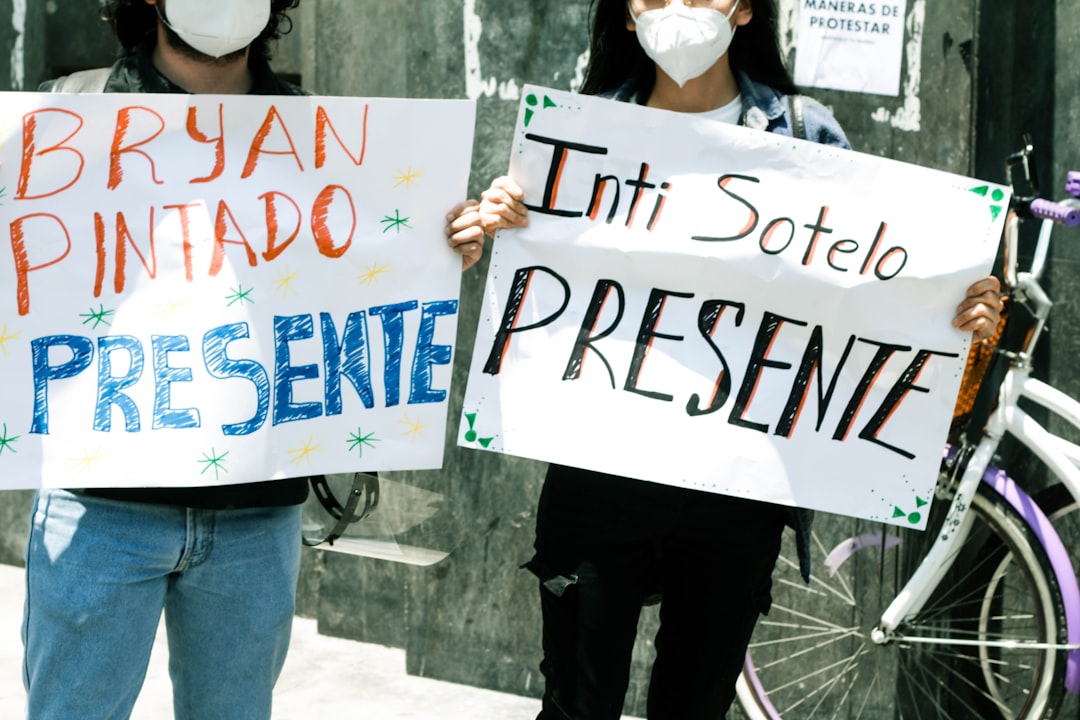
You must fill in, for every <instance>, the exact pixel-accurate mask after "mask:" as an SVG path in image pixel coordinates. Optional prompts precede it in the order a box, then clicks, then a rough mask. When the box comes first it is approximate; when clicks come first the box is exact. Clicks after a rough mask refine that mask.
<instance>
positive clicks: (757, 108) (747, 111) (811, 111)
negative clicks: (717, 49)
mask: <svg viewBox="0 0 1080 720" xmlns="http://www.w3.org/2000/svg"><path fill="white" fill-rule="evenodd" d="M738 80H739V91H740V92H741V93H742V97H743V118H742V124H743V125H745V126H746V127H750V128H754V129H756V130H766V131H768V132H774V133H779V134H781V135H788V136H793V135H795V132H794V128H795V119H794V117H793V112H792V98H793V97H795V96H793V95H787V94H785V93H783V92H781V91H779V90H777V89H775V88H773V87H771V86H769V85H766V84H764V83H760V82H757V81H755V80H753V79H752V78H750V77H749V76H748V75H746V74H745V73H739V75H738ZM798 97H799V100H798V102H799V103H800V104H801V105H802V113H803V125H804V127H805V128H806V139H807V140H812V141H814V142H818V143H822V144H825V145H834V146H837V147H843V148H850V147H851V144H850V143H849V142H848V139H847V136H846V135H845V134H844V130H843V128H841V127H840V123H838V122H837V121H836V118H834V117H833V114H832V112H831V111H830V110H829V109H828V108H827V107H825V106H824V105H822V104H821V103H820V102H818V101H817V100H814V99H813V98H811V97H809V96H807V95H799V96H798Z"/></svg>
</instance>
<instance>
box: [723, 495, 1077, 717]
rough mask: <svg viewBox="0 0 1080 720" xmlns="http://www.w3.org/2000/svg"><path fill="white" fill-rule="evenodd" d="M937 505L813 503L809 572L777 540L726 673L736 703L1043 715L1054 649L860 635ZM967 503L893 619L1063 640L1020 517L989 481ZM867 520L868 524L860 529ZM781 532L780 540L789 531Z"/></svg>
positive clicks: (1057, 694)
mask: <svg viewBox="0 0 1080 720" xmlns="http://www.w3.org/2000/svg"><path fill="white" fill-rule="evenodd" d="M946 505H947V501H945V500H944V499H939V500H938V501H937V502H935V504H934V508H935V512H934V513H932V517H931V521H930V528H931V529H930V530H928V531H927V532H926V533H918V532H915V531H910V530H904V529H900V528H894V527H891V526H888V527H886V526H880V525H876V524H871V523H868V522H865V521H858V520H853V519H850V518H839V517H836V516H821V515H819V518H818V521H817V522H816V523H815V533H814V543H815V547H814V553H815V558H814V560H815V576H814V578H813V579H812V583H811V585H806V584H805V583H803V582H802V580H801V578H800V577H799V575H798V568H797V567H796V566H795V565H794V563H792V562H791V560H790V558H791V557H794V555H793V553H792V552H791V548H790V547H786V548H785V549H784V551H782V553H781V559H780V560H779V561H778V565H777V570H776V573H775V574H774V586H773V598H774V600H773V608H772V610H771V611H770V613H769V614H768V615H767V616H765V617H763V618H761V620H760V621H759V623H758V626H757V628H756V629H755V632H754V636H753V639H752V640H751V644H750V650H749V652H748V653H747V663H746V665H745V666H744V669H743V674H742V677H741V678H740V681H739V689H738V705H739V709H740V710H741V712H742V717H746V718H750V719H751V720H784V719H786V720H812V719H813V718H819V717H820V718H844V719H847V720H857V719H859V718H866V719H877V718H896V719H898V720H908V719H909V718H914V719H917V720H929V719H935V720H946V719H947V720H975V719H977V720H987V719H988V718H1007V719H1023V720H1037V719H1039V720H1047V719H1049V718H1053V717H1056V711H1057V708H1058V706H1059V704H1060V702H1061V698H1062V694H1063V692H1064V686H1063V677H1064V672H1065V652H1064V651H1058V650H1033V649H1030V648H1021V647H1017V648H1011V649H1010V648H994V649H992V650H989V649H986V648H984V647H975V648H969V647H959V646H953V645H944V644H938V643H935V644H928V643H912V642H905V641H894V642H891V643H889V644H887V645H880V646H879V645H875V644H874V643H872V642H871V641H870V630H871V629H872V628H873V627H874V626H875V625H876V623H877V620H878V618H879V616H880V612H881V611H882V610H883V609H884V607H885V606H886V605H887V604H888V603H889V602H890V601H891V600H892V598H894V597H895V595H896V593H897V592H898V591H899V589H900V588H901V587H903V581H904V580H906V578H907V577H909V576H910V574H911V572H912V571H913V570H914V567H915V566H916V565H917V563H918V561H919V560H920V559H921V557H922V556H923V553H924V552H925V543H926V542H928V538H929V539H932V538H933V537H935V536H936V532H935V528H936V527H940V523H941V522H942V518H941V517H940V516H941V515H943V511H944V509H945V507H946ZM972 511H973V512H974V515H975V525H974V527H973V529H972V532H971V534H970V535H969V537H968V539H967V540H966V541H965V543H964V545H963V547H962V548H961V550H960V556H959V557H958V558H957V561H956V563H954V566H953V569H952V570H951V571H950V573H949V574H948V575H947V576H946V577H945V578H944V579H943V581H942V583H941V584H940V585H939V587H938V588H937V590H935V592H934V594H933V595H932V596H931V598H930V600H929V601H928V602H927V604H926V607H924V609H923V611H922V612H920V613H919V614H918V615H917V616H916V617H914V618H911V619H909V620H908V621H907V622H906V623H905V624H904V626H903V627H902V628H901V630H902V631H903V632H905V633H909V634H910V633H913V632H915V631H921V632H923V633H924V636H926V637H931V636H932V635H935V634H936V636H937V637H939V638H951V639H960V640H971V639H982V640H987V639H993V638H999V639H1001V640H1017V641H1021V642H1032V641H1034V642H1040V643H1057V642H1064V639H1065V630H1066V629H1065V621H1064V609H1063V607H1062V605H1061V600H1060V594H1059V592H1058V587H1057V581H1056V579H1055V577H1054V575H1053V573H1052V571H1051V570H1050V565H1049V561H1048V560H1047V558H1046V554H1045V552H1044V551H1043V549H1042V546H1041V544H1040V543H1039V542H1038V540H1037V538H1036V537H1035V536H1034V534H1033V533H1032V532H1031V530H1030V528H1029V527H1028V526H1027V525H1026V524H1025V523H1024V522H1023V520H1022V519H1021V518H1020V517H1019V515H1018V514H1017V512H1016V511H1015V510H1014V509H1013V508H1012V507H1011V506H1010V505H1009V504H1008V503H1007V502H1006V501H1005V500H1004V499H1003V498H1001V497H1000V496H999V495H998V494H997V493H996V492H994V490H993V489H992V488H990V487H986V486H981V487H980V488H979V492H978V494H977V497H976V498H975V500H974V502H973V503H972ZM871 525H873V527H875V528H878V532H880V533H881V534H880V535H877V534H875V533H874V532H872V531H868V529H869V526H871ZM882 528H884V529H882ZM853 530H854V532H852V531H853ZM787 535H790V533H788V534H787ZM785 543H791V544H793V543H792V541H791V539H790V538H785ZM875 547H876V551H875V550H874V548H875ZM830 566H831V567H832V570H833V574H832V575H830Z"/></svg>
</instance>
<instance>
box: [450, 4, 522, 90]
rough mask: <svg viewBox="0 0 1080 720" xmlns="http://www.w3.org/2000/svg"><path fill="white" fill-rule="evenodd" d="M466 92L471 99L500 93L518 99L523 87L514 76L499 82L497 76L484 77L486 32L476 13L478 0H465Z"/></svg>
mask: <svg viewBox="0 0 1080 720" xmlns="http://www.w3.org/2000/svg"><path fill="white" fill-rule="evenodd" d="M463 14H464V16H465V94H466V96H467V97H468V98H469V99H470V100H477V99H479V98H481V97H491V96H492V95H495V94H496V93H498V95H499V97H500V98H502V99H503V100H515V101H516V100H517V99H518V98H520V97H521V89H520V88H519V87H518V84H517V81H516V80H515V79H513V78H510V79H509V80H505V81H503V82H499V81H498V79H497V78H495V77H487V78H486V77H484V73H483V70H482V69H481V67H480V36H481V35H483V34H484V22H483V20H481V19H480V16H479V15H478V14H477V13H476V0H465V8H464V13H463Z"/></svg>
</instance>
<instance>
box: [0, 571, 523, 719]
mask: <svg viewBox="0 0 1080 720" xmlns="http://www.w3.org/2000/svg"><path fill="white" fill-rule="evenodd" d="M24 596H25V587H24V583H23V571H22V569H21V568H15V567H11V566H10V565H0V718H5V720H16V719H17V718H22V717H23V715H24V713H25V699H24V692H23V686H22V666H21V663H22V641H21V640H20V638H19V626H20V623H21V621H22V606H23V597H24ZM166 665H167V649H166V647H165V642H164V634H163V632H161V631H159V632H158V638H157V641H156V643H155V645H154V653H153V656H152V657H151V660H150V671H149V673H148V674H147V678H146V684H145V685H144V686H143V691H142V694H141V695H140V696H139V700H138V702H137V703H136V705H135V712H134V714H133V715H132V718H133V720H171V719H172V717H173V714H172V688H171V686H170V684H169V675H168V670H167V668H166ZM539 710H540V702H539V701H538V700H533V699H529V698H522V697H518V696H516V695H507V694H504V693H498V692H492V691H490V690H480V689H477V688H473V687H468V686H465V685H456V684H454V683H447V682H441V681H438V680H429V679H426V678H418V677H413V676H410V675H407V674H406V673H405V652H404V651H403V650H396V649H392V648H386V647H382V646H380V645H367V644H364V643H358V642H353V641H350V640H342V639H339V638H330V637H326V636H323V635H319V634H318V633H317V632H316V629H315V621H314V620H306V619H302V618H297V619H296V623H295V625H294V629H293V639H292V646H291V648H290V650H289V657H288V659H287V660H286V662H285V669H284V670H283V671H282V675H281V679H280V680H279V681H278V684H277V688H276V690H275V697H274V715H273V717H274V720H311V719H312V718H341V719H342V720H351V719H352V718H364V720H430V719H431V718H440V720H466V718H468V719H469V720H516V719H518V718H520V719H521V720H527V719H531V718H535V717H536V714H537V713H538V712H539Z"/></svg>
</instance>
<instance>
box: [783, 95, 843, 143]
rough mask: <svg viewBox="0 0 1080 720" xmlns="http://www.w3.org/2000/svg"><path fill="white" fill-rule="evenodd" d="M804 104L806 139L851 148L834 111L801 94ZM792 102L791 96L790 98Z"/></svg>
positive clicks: (800, 97) (801, 100) (800, 99)
mask: <svg viewBox="0 0 1080 720" xmlns="http://www.w3.org/2000/svg"><path fill="white" fill-rule="evenodd" d="M798 97H799V102H801V103H802V106H803V122H804V123H805V125H806V139H807V140H813V141H814V142H818V143H821V144H823V145H835V146H837V147H843V148H847V149H851V143H850V142H848V139H847V135H846V134H845V133H844V129H843V128H842V127H840V123H839V122H837V121H836V118H835V117H833V114H832V111H831V110H829V108H827V107H825V106H824V105H822V104H821V103H820V102H818V101H817V100H815V99H814V98H812V97H810V96H808V95H799V96H798ZM788 102H789V104H790V102H791V101H790V98H789V100H788Z"/></svg>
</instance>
